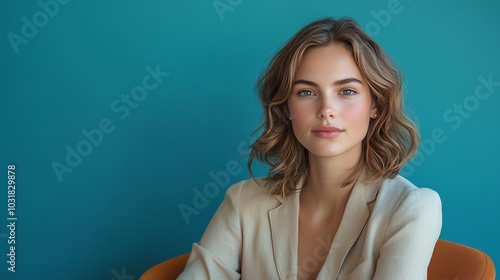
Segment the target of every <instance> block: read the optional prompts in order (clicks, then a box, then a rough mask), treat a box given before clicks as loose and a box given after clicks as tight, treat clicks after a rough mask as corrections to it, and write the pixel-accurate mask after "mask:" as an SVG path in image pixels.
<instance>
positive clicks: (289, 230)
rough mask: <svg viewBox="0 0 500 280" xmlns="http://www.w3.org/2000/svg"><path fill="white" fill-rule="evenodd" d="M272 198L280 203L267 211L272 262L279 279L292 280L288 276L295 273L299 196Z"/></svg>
mask: <svg viewBox="0 0 500 280" xmlns="http://www.w3.org/2000/svg"><path fill="white" fill-rule="evenodd" d="M274 197H275V198H276V199H277V200H279V201H280V202H281V205H279V206H278V207H276V208H275V209H273V210H271V211H269V221H270V224H271V239H272V246H273V253H274V261H275V263H276V269H277V270H278V275H279V279H283V280H285V279H292V278H291V277H290V276H293V275H296V273H297V243H298V219H299V195H298V192H294V193H292V194H289V195H287V196H286V197H283V196H281V195H275V196H274Z"/></svg>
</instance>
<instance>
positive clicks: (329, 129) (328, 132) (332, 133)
mask: <svg viewBox="0 0 500 280" xmlns="http://www.w3.org/2000/svg"><path fill="white" fill-rule="evenodd" d="M342 132H344V130H342V129H340V128H338V127H335V126H322V127H319V128H317V129H314V130H313V131H312V133H313V134H314V135H316V136H318V137H320V138H325V139H331V138H335V137H337V136H339V135H340V134H342Z"/></svg>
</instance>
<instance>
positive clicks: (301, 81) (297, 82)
mask: <svg viewBox="0 0 500 280" xmlns="http://www.w3.org/2000/svg"><path fill="white" fill-rule="evenodd" d="M349 83H359V84H361V85H362V84H363V83H362V82H361V81H360V80H358V79H356V78H347V79H342V80H338V81H335V82H333V85H334V86H341V85H345V84H349ZM296 84H305V85H308V86H313V87H319V86H318V84H317V83H315V82H312V81H308V80H296V81H294V82H293V85H296Z"/></svg>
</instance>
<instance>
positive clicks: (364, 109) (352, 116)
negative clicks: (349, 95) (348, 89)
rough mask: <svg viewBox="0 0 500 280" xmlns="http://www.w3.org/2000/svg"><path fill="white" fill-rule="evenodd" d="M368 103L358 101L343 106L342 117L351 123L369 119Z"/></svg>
mask: <svg viewBox="0 0 500 280" xmlns="http://www.w3.org/2000/svg"><path fill="white" fill-rule="evenodd" d="M370 110H371V108H370V104H368V103H367V102H359V103H355V104H351V105H349V106H346V107H345V108H344V119H345V120H350V121H351V122H353V123H357V124H363V123H367V124H368V122H369V121H370Z"/></svg>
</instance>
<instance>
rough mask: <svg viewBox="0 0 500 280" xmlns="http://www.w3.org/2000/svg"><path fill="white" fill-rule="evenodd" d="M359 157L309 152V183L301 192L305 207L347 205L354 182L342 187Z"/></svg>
mask: <svg viewBox="0 0 500 280" xmlns="http://www.w3.org/2000/svg"><path fill="white" fill-rule="evenodd" d="M358 161H359V156H358V157H352V156H350V157H341V156H339V157H317V156H314V155H311V154H309V171H308V174H307V185H306V187H305V188H304V190H303V191H302V192H301V203H302V205H303V206H305V207H312V208H317V209H318V208H323V209H335V208H338V207H345V205H346V204H347V200H348V198H349V195H350V194H351V191H352V187H353V186H354V184H350V185H348V186H344V187H343V188H341V186H342V185H343V183H344V182H345V180H346V179H347V177H349V175H350V174H351V173H352V170H353V168H354V167H355V166H356V164H357V163H358Z"/></svg>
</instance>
